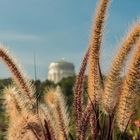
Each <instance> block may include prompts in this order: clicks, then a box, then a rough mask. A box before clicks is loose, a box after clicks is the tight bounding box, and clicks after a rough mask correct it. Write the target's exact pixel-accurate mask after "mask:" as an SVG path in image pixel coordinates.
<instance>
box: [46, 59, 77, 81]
mask: <svg viewBox="0 0 140 140" xmlns="http://www.w3.org/2000/svg"><path fill="white" fill-rule="evenodd" d="M73 75H75V66H74V64H73V63H70V62H67V61H65V60H64V59H62V60H60V61H57V62H52V63H51V64H50V65H49V71H48V80H50V81H53V82H54V83H58V82H59V81H60V80H61V79H63V78H66V77H69V76H73Z"/></svg>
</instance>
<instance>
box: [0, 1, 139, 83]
mask: <svg viewBox="0 0 140 140" xmlns="http://www.w3.org/2000/svg"><path fill="white" fill-rule="evenodd" d="M97 2H98V0H0V42H2V43H3V44H5V45H6V46H7V47H8V48H9V49H10V51H11V52H12V54H13V55H14V56H15V57H16V58H17V59H18V61H19V62H20V64H21V65H22V66H23V68H24V69H25V72H26V73H27V75H28V76H29V77H30V78H33V77H34V68H33V52H34V51H35V52H36V57H37V77H38V78H40V79H43V80H44V79H46V78H47V71H48V65H49V63H50V62H52V61H56V60H59V59H61V58H65V59H66V60H67V61H71V62H73V63H74V64H75V66H76V70H77V71H78V69H79V65H80V62H81V58H82V56H83V54H84V52H85V50H86V48H87V46H88V41H89V37H90V32H91V31H90V28H91V24H92V17H93V15H94V14H95V6H96V3H97ZM139 17H140V0H113V1H112V4H111V6H110V9H109V14H108V20H107V24H106V30H105V37H104V42H103V49H102V54H101V55H102V69H103V71H104V72H107V71H108V68H109V66H110V63H111V59H112V57H113V56H114V53H115V52H116V51H117V49H118V47H117V42H118V41H119V40H120V39H121V38H122V36H123V35H124V34H125V33H126V31H127V29H128V27H129V26H130V25H131V24H132V23H133V22H134V21H136V19H137V18H139ZM139 19H140V18H139ZM9 76H10V73H9V71H8V70H7V69H6V67H5V66H4V65H1V64H0V79H1V78H4V77H9Z"/></svg>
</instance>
